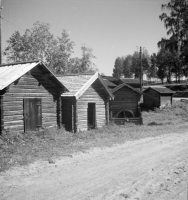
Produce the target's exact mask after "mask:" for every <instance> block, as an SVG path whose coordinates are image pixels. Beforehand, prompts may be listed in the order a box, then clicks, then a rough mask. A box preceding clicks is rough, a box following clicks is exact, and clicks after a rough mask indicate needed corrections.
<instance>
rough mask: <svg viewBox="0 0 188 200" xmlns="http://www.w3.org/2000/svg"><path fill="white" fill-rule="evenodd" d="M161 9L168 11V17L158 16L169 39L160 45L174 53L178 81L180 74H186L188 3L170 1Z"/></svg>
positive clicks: (164, 14) (162, 41) (184, 0)
mask: <svg viewBox="0 0 188 200" xmlns="http://www.w3.org/2000/svg"><path fill="white" fill-rule="evenodd" d="M162 9H167V10H168V11H170V13H169V15H167V14H166V13H163V14H162V15H160V16H159V18H160V19H161V21H163V22H164V25H165V27H166V29H167V35H169V36H170V37H169V39H162V40H161V41H160V44H159V46H160V45H163V47H165V48H166V49H168V50H169V51H171V52H172V53H173V54H174V53H175V51H176V55H177V61H176V70H175V72H176V76H178V79H179V80H180V75H181V72H183V73H184V75H185V74H187V72H186V70H185V69H186V67H184V66H185V65H187V63H188V51H187V50H188V47H187V44H188V42H187V40H188V38H187V36H188V30H187V27H188V1H187V0H171V1H170V2H169V3H168V4H163V5H162Z"/></svg>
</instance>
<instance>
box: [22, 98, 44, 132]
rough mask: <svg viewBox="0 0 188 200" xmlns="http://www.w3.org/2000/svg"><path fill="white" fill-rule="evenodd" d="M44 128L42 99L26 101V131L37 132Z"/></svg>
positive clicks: (27, 99) (28, 99)
mask: <svg viewBox="0 0 188 200" xmlns="http://www.w3.org/2000/svg"><path fill="white" fill-rule="evenodd" d="M40 127H42V104H41V99H40V98H25V99H24V131H25V132H27V131H37V130H39V128H40Z"/></svg>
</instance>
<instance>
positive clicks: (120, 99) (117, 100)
mask: <svg viewBox="0 0 188 200" xmlns="http://www.w3.org/2000/svg"><path fill="white" fill-rule="evenodd" d="M111 92H112V93H113V95H114V100H110V118H111V120H112V121H114V122H115V123H116V124H124V123H125V122H126V121H128V122H132V123H135V124H142V117H141V111H140V106H139V103H140V98H141V94H140V91H139V90H137V89H135V88H133V87H131V86H130V85H128V84H126V83H122V84H120V85H118V86H117V87H115V88H114V89H113V90H111Z"/></svg>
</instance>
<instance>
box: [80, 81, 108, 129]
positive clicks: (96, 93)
mask: <svg viewBox="0 0 188 200" xmlns="http://www.w3.org/2000/svg"><path fill="white" fill-rule="evenodd" d="M108 98H109V97H108V95H107V93H106V91H105V90H104V86H102V85H101V83H100V82H99V80H98V79H97V80H96V81H95V82H94V83H93V84H92V85H91V86H90V87H89V88H88V89H87V91H86V92H85V93H84V94H83V95H82V96H81V97H80V98H79V99H78V100H77V120H78V122H77V129H78V131H79V130H87V129H88V125H87V108H88V103H96V126H97V127H102V126H104V125H105V124H106V111H105V101H107V99H108ZM106 105H108V104H107V103H106Z"/></svg>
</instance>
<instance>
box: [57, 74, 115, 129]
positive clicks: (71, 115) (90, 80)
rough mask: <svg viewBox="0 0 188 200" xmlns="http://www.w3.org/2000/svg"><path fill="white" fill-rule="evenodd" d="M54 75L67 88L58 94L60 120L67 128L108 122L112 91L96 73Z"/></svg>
mask: <svg viewBox="0 0 188 200" xmlns="http://www.w3.org/2000/svg"><path fill="white" fill-rule="evenodd" d="M58 78H59V80H60V81H61V82H62V84H63V85H65V87H66V88H67V89H68V90H69V92H66V93H63V94H62V95H61V110H62V119H61V123H62V124H63V125H64V127H65V129H66V130H67V131H71V132H79V131H85V130H89V129H95V128H97V127H98V128H100V127H102V126H104V125H106V124H108V122H109V100H110V99H113V94H112V93H111V92H110V90H109V88H108V87H107V86H106V84H105V83H104V81H103V79H102V78H101V76H100V74H99V73H98V72H97V73H95V74H77V75H65V76H62V77H58Z"/></svg>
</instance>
